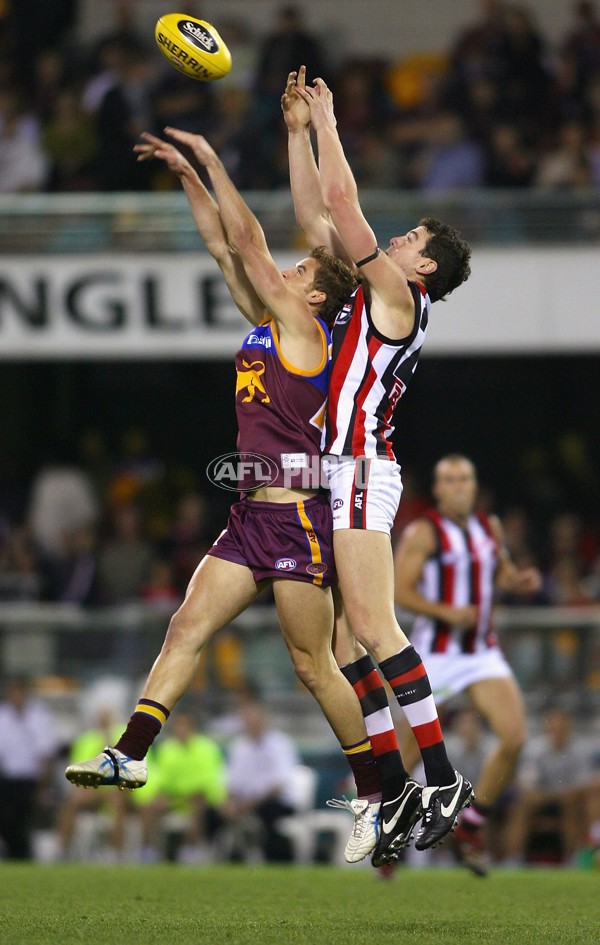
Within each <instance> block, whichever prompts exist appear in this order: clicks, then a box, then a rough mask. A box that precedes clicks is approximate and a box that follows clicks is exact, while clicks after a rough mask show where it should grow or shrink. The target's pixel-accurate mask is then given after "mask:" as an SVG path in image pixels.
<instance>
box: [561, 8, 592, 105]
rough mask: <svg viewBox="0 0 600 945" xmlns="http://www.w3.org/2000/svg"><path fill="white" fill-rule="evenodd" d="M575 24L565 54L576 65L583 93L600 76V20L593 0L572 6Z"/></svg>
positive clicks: (566, 44) (567, 36) (569, 34)
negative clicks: (589, 83) (592, 79)
mask: <svg viewBox="0 0 600 945" xmlns="http://www.w3.org/2000/svg"><path fill="white" fill-rule="evenodd" d="M571 9H572V11H573V16H574V21H575V22H574V23H573V25H572V28H571V29H570V30H568V31H567V35H566V37H565V40H564V43H563V52H564V53H565V54H566V55H568V56H569V57H571V58H572V60H573V62H574V64H575V72H576V76H577V86H578V89H579V90H580V91H583V90H584V89H585V87H586V84H587V82H588V81H589V80H590V79H591V78H593V77H595V76H598V75H599V74H600V19H599V18H598V14H597V12H596V7H595V4H594V3H593V2H591V0H575V2H574V3H572V4H571Z"/></svg>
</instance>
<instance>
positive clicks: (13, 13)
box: [8, 0, 77, 81]
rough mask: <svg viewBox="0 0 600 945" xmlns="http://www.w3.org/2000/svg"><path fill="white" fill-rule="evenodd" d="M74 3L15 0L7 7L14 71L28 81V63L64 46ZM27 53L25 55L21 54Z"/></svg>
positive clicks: (29, 70)
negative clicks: (15, 68)
mask: <svg viewBox="0 0 600 945" xmlns="http://www.w3.org/2000/svg"><path fill="white" fill-rule="evenodd" d="M76 14H77V0H52V2H51V3H48V0H15V2H13V3H11V4H10V5H9V13H8V30H9V33H10V35H11V40H12V46H13V49H14V56H15V62H16V65H17V68H18V70H19V72H20V74H21V77H22V78H23V80H24V81H28V80H31V76H32V72H31V68H30V64H31V63H32V62H35V61H36V59H37V58H38V55H39V54H40V53H43V52H45V51H46V50H47V49H52V48H54V47H56V46H58V45H60V44H61V43H64V42H65V41H66V39H67V37H68V36H69V31H70V30H71V28H72V27H73V26H74V25H75V20H76ZM24 49H26V50H27V55H26V56H23V55H21V54H20V51H21V50H24Z"/></svg>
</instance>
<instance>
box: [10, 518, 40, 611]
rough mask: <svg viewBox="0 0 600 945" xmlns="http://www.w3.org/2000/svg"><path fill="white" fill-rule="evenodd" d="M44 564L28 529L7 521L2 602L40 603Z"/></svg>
mask: <svg viewBox="0 0 600 945" xmlns="http://www.w3.org/2000/svg"><path fill="white" fill-rule="evenodd" d="M43 584H44V581H43V575H42V572H41V569H40V563H39V560H38V557H37V555H36V553H35V549H34V547H33V542H32V541H31V536H30V535H29V532H28V531H27V529H26V528H25V527H24V526H22V525H20V526H13V527H12V528H11V527H10V526H9V525H8V524H7V523H5V522H3V523H2V524H1V531H0V600H3V601H4V600H5V601H36V600H39V599H40V598H41V596H42V592H43Z"/></svg>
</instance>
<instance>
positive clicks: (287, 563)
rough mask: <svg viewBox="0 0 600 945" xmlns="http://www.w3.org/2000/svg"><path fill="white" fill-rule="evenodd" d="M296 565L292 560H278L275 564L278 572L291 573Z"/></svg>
mask: <svg viewBox="0 0 600 945" xmlns="http://www.w3.org/2000/svg"><path fill="white" fill-rule="evenodd" d="M297 565H298V562H297V561H295V560H294V558H278V559H277V561H276V562H275V567H276V568H277V570H278V571H293V570H294V568H295V567H297Z"/></svg>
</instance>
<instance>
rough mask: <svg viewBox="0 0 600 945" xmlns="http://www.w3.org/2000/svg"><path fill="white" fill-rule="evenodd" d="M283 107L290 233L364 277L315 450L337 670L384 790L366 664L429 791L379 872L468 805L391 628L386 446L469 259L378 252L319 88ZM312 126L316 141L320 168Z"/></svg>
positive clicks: (392, 495) (414, 250)
mask: <svg viewBox="0 0 600 945" xmlns="http://www.w3.org/2000/svg"><path fill="white" fill-rule="evenodd" d="M282 107H283V111H284V116H285V120H286V123H287V126H288V132H289V135H288V150H289V161H290V180H291V186H292V194H293V197H294V205H295V208H296V217H297V220H298V223H299V225H300V226H301V228H302V229H303V231H304V233H305V235H306V237H307V240H308V243H309V245H311V246H313V245H318V244H324V245H325V246H326V247H327V248H328V249H330V251H332V252H335V253H338V254H340V255H341V256H342V257H343V258H345V259H348V260H353V261H354V264H355V266H356V267H357V268H358V269H359V270H360V272H361V276H362V284H361V285H360V286H359V288H358V289H357V290H356V291H355V292H354V293H353V295H352V297H351V298H350V299H349V300H348V301H347V303H346V305H345V306H344V307H343V308H342V309H341V311H340V313H339V314H338V316H337V318H336V321H335V323H334V328H333V335H332V336H333V368H332V377H331V381H330V385H329V400H328V407H327V414H328V417H327V429H326V435H325V437H324V450H323V451H324V468H325V471H326V474H327V477H328V482H329V486H330V490H331V502H332V509H333V527H334V550H335V557H336V566H337V571H338V578H339V586H340V591H341V594H342V597H343V616H339V619H338V621H337V627H336V657H337V659H338V662H339V663H340V665H342V666H343V667H344V673H345V675H346V676H347V677H348V679H350V681H351V682H352V683H353V685H354V687H355V689H356V691H357V693H358V694H359V696H360V697H361V704H362V706H363V712H364V713H365V720H366V725H367V732H368V733H369V735H370V737H371V742H372V745H373V747H374V751H375V752H376V755H377V757H378V761H379V763H380V764H381V765H382V769H381V770H382V776H383V777H385V767H386V762H387V760H388V756H389V758H390V759H392V758H393V757H394V754H393V752H390V751H388V750H387V749H388V748H389V745H390V738H391V735H390V732H389V728H390V726H391V718H390V713H389V706H388V703H387V697H386V695H385V690H384V687H383V684H382V682H381V677H380V676H379V674H378V673H377V671H376V669H375V665H374V663H373V660H372V658H371V657H373V658H374V659H375V660H376V661H377V663H378V664H379V668H380V670H381V672H382V673H383V675H384V676H385V678H386V679H387V681H388V682H389V684H390V686H391V687H392V689H393V690H394V693H395V695H396V698H397V700H398V702H399V704H400V705H401V707H402V709H403V710H404V713H405V715H406V717H407V719H408V722H409V724H410V726H411V728H412V729H413V731H414V733H415V737H416V739H417V742H418V744H419V747H420V749H421V753H422V757H423V762H424V766H425V775H426V779H427V785H428V786H427V788H425V789H424V790H423V792H422V798H420V797H419V794H420V792H419V791H418V789H417V788H416V787H415V782H414V781H412V780H411V779H407V780H406V783H405V789H404V791H403V792H402V793H401V794H399V795H398V796H397V797H396V798H395V800H394V801H393V802H389V803H384V804H383V807H382V833H381V838H380V842H379V845H378V848H377V850H376V854H375V856H374V859H373V862H374V864H375V865H378V864H380V863H381V862H385V861H386V859H388V858H389V853H390V852H395V851H397V850H398V849H400V848H401V847H402V846H404V845H405V843H406V842H407V841H408V839H410V831H411V828H412V825H413V824H414V822H415V821H416V820H417V819H418V818H419V816H420V813H421V803H422V811H423V813H424V818H423V825H422V827H421V829H420V831H419V835H418V837H417V842H416V846H417V848H419V849H426V848H427V847H430V846H433V845H434V844H436V843H438V842H439V841H440V840H441V839H442V838H443V837H444V836H445V835H446V834H447V833H448V832H449V831H450V830H452V829H453V827H454V825H455V823H456V819H457V816H458V813H459V811H460V810H461V809H462V808H463V807H464V806H465V805H467V804H469V802H470V800H471V797H472V787H471V784H470V783H469V782H468V781H467V780H466V779H464V778H463V777H462V775H460V774H459V773H458V772H456V771H455V770H454V768H453V767H452V765H451V764H450V762H449V760H448V757H447V755H446V750H445V746H444V741H443V736H442V731H441V728H440V724H439V719H438V716H437V710H436V707H435V703H434V700H433V697H432V695H431V688H430V686H429V681H428V679H427V674H426V671H425V669H424V666H423V663H422V661H421V659H420V657H419V655H418V654H417V652H416V651H415V650H414V649H413V647H412V646H411V645H410V643H409V641H408V639H407V637H406V636H405V634H404V633H403V631H402V630H401V628H400V626H399V625H398V622H397V620H396V616H395V612H394V593H393V560H392V546H391V540H390V531H391V526H392V523H393V521H394V518H395V515H396V511H397V508H398V503H399V501H400V495H401V491H402V483H401V478H400V467H399V466H398V464H397V463H396V460H395V456H394V453H393V449H392V444H391V435H392V432H393V429H394V427H393V415H394V411H395V408H396V406H397V404H398V402H399V400H400V398H401V396H402V394H403V393H404V391H405V390H406V387H407V385H408V383H409V381H410V379H411V377H412V374H413V373H414V371H415V368H416V365H417V361H418V357H419V353H420V350H421V346H422V344H423V341H424V338H425V331H426V328H427V321H428V318H429V308H430V301H436V300H437V299H440V298H443V297H444V296H445V295H446V294H447V293H449V292H451V291H452V290H453V289H455V288H456V287H457V286H459V285H460V284H461V283H462V282H464V281H465V279H467V278H468V276H469V273H470V268H469V258H470V247H469V246H468V244H467V243H465V241H464V240H461V239H460V237H459V234H458V233H457V231H456V230H455V229H454V228H453V227H450V226H448V225H447V224H443V223H440V222H439V221H437V220H433V219H425V220H421V221H420V223H419V224H418V225H417V226H415V227H414V228H413V229H411V230H410V231H409V232H408V233H406V234H404V235H402V236H397V237H394V238H393V239H392V240H391V241H390V245H389V247H388V248H387V250H386V251H385V252H382V251H380V249H379V247H378V246H377V244H376V239H375V234H374V233H373V230H372V229H371V227H370V226H369V224H368V222H367V221H366V219H365V217H364V215H363V213H362V210H361V207H360V203H359V200H358V192H357V188H356V183H355V181H354V177H353V175H352V171H351V169H350V166H349V164H348V162H347V160H346V157H345V155H344V151H343V148H342V145H341V142H340V139H339V135H338V133H337V129H336V119H335V115H334V111H333V98H332V95H331V92H330V90H329V89H328V88H327V86H326V84H325V83H324V82H323V80H322V79H315V82H314V88H308V87H307V86H306V84H305V70H304V68H303V67H302V68H301V69H300V71H299V73H298V75H297V76H296V73H290V76H289V77H288V83H287V86H286V90H285V93H284V96H283V99H282ZM310 126H312V128H313V130H314V131H315V132H316V137H317V145H318V155H319V163H318V166H317V164H316V162H315V158H314V155H313V150H312V145H311V140H310ZM365 648H366V649H365ZM367 651H368V653H367ZM369 654H370V655H369ZM384 730H385V738H386V742H384V744H383V745H381V746H378V745H377V735H378V734H379V733H381V732H382V731H384ZM405 777H406V774H405Z"/></svg>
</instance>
